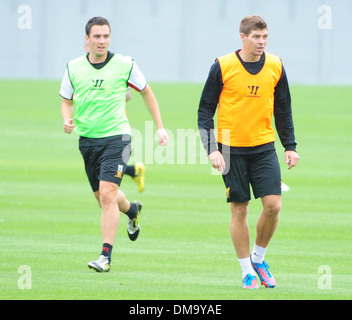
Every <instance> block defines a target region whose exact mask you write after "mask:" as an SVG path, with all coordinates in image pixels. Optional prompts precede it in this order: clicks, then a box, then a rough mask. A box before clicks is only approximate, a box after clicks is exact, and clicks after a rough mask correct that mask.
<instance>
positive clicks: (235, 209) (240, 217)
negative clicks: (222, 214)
mask: <svg viewBox="0 0 352 320" xmlns="http://www.w3.org/2000/svg"><path fill="white" fill-rule="evenodd" d="M248 204H249V202H243V203H239V202H231V203H230V207H231V225H230V234H231V239H232V242H233V245H234V247H235V250H236V254H237V257H238V259H243V258H247V257H249V230H248V223H247V213H248Z"/></svg>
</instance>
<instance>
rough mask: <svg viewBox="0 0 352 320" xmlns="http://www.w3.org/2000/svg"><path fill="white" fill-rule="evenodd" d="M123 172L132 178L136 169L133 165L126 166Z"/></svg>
mask: <svg viewBox="0 0 352 320" xmlns="http://www.w3.org/2000/svg"><path fill="white" fill-rule="evenodd" d="M125 174H127V175H128V176H131V177H132V178H134V177H135V176H136V170H135V168H134V165H133V166H127V168H126V171H125Z"/></svg>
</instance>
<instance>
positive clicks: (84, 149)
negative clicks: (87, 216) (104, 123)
mask: <svg viewBox="0 0 352 320" xmlns="http://www.w3.org/2000/svg"><path fill="white" fill-rule="evenodd" d="M79 150H80V151H81V154H82V156H83V159H84V164H85V169H86V174H87V177H88V180H89V183H90V185H91V187H92V190H93V192H96V191H98V190H99V182H100V181H108V182H113V183H116V184H117V185H119V186H120V185H121V181H122V177H123V174H124V172H125V170H126V167H127V163H128V160H129V159H130V156H131V137H130V136H128V135H119V136H113V137H108V138H100V139H92V138H85V137H80V140H79Z"/></svg>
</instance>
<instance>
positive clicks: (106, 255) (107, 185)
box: [88, 181, 120, 272]
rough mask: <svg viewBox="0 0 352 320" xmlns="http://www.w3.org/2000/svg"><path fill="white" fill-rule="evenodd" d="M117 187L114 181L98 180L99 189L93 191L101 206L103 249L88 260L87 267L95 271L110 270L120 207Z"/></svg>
mask: <svg viewBox="0 0 352 320" xmlns="http://www.w3.org/2000/svg"><path fill="white" fill-rule="evenodd" d="M118 188H119V186H118V185H117V184H115V183H112V182H106V181H100V183H99V191H97V192H94V195H95V197H96V198H97V200H98V202H99V205H100V207H101V208H102V214H101V220H100V227H101V233H102V238H103V249H102V253H101V255H100V257H99V259H98V260H96V261H91V262H89V263H88V267H89V268H90V269H93V270H95V271H97V272H108V271H110V262H111V251H112V248H113V245H114V242H115V237H116V233H117V228H118V226H119V221H120V209H119V206H118V203H117V194H118Z"/></svg>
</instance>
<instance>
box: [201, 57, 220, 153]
mask: <svg viewBox="0 0 352 320" xmlns="http://www.w3.org/2000/svg"><path fill="white" fill-rule="evenodd" d="M222 87H223V82H222V74H221V69H220V64H219V62H218V61H217V62H215V63H214V64H213V65H212V67H211V69H210V72H209V75H208V79H207V81H206V83H205V85H204V89H203V92H202V96H201V99H200V102H199V108H198V129H199V132H200V136H201V139H202V142H203V145H204V148H205V149H206V151H207V153H208V155H209V154H210V153H212V152H214V151H217V150H218V148H217V146H216V140H215V136H214V115H215V112H216V109H217V106H218V103H219V98H220V94H221V91H222Z"/></svg>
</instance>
